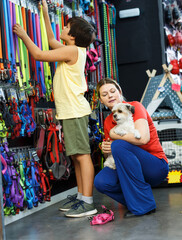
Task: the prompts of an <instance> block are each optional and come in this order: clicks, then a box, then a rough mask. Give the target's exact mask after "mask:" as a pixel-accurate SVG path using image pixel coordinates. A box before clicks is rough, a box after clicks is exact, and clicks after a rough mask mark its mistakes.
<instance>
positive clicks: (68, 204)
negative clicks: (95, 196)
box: [59, 194, 80, 212]
mask: <svg viewBox="0 0 182 240" xmlns="http://www.w3.org/2000/svg"><path fill="white" fill-rule="evenodd" d="M79 201H80V200H79V199H77V194H75V195H68V196H67V198H66V199H64V200H62V201H61V203H60V205H61V206H60V207H59V211H65V212H66V211H68V210H70V209H71V208H72V206H73V205H74V204H76V203H78V202H79Z"/></svg>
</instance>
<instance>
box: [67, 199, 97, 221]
mask: <svg viewBox="0 0 182 240" xmlns="http://www.w3.org/2000/svg"><path fill="white" fill-rule="evenodd" d="M96 213H97V209H95V207H94V204H93V203H92V204H88V203H86V202H84V201H79V202H78V203H75V204H74V205H73V206H72V208H71V209H70V210H69V211H67V212H66V213H65V214H64V215H65V216H66V217H75V218H76V217H85V216H90V215H93V214H96Z"/></svg>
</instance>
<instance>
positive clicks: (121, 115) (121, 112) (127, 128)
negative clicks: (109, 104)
mask: <svg viewBox="0 0 182 240" xmlns="http://www.w3.org/2000/svg"><path fill="white" fill-rule="evenodd" d="M112 112H113V119H114V120H115V121H116V123H117V125H116V127H115V128H114V132H115V133H116V134H118V135H120V136H123V135H125V134H127V133H133V134H134V136H135V138H137V139H140V138H141V136H140V133H139V131H138V130H137V129H135V126H134V122H133V116H132V114H133V113H134V112H135V108H134V106H132V105H130V104H129V103H118V104H116V105H115V106H114V107H113V109H112ZM106 166H107V167H110V168H112V169H116V165H115V163H114V158H113V156H112V154H109V156H108V157H107V158H106V160H105V162H104V167H106Z"/></svg>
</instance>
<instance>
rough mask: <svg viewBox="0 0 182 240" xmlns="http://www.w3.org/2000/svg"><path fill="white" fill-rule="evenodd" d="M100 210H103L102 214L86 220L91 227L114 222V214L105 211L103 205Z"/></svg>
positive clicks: (110, 211)
mask: <svg viewBox="0 0 182 240" xmlns="http://www.w3.org/2000/svg"><path fill="white" fill-rule="evenodd" d="M102 209H103V210H104V212H103V213H100V214H97V215H96V216H93V217H89V218H88V219H89V220H90V225H91V226H93V225H103V224H106V223H108V222H110V221H113V220H114V213H113V211H112V210H109V209H107V208H106V207H105V206H104V205H102Z"/></svg>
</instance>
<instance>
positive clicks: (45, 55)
mask: <svg viewBox="0 0 182 240" xmlns="http://www.w3.org/2000/svg"><path fill="white" fill-rule="evenodd" d="M13 32H14V33H15V34H17V36H18V37H19V38H21V39H22V41H23V42H24V44H25V46H26V47H27V49H28V51H29V52H30V54H31V55H32V57H33V58H34V59H35V60H37V61H43V62H61V61H64V62H66V63H67V64H70V65H72V64H74V63H76V61H77V58H78V49H77V47H76V46H75V45H74V46H64V45H63V47H61V48H56V49H53V50H48V51H42V50H41V49H40V48H39V47H37V46H36V45H35V44H34V42H33V41H32V40H31V39H30V38H29V36H28V35H27V33H26V32H25V30H24V29H23V28H22V27H21V25H20V24H15V25H14V26H13Z"/></svg>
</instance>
